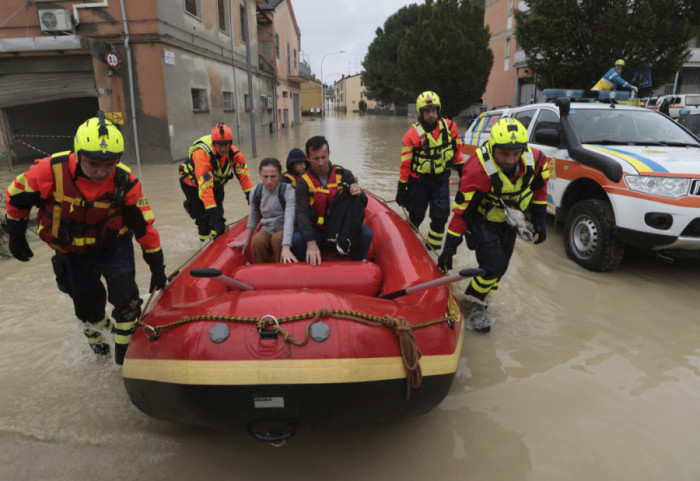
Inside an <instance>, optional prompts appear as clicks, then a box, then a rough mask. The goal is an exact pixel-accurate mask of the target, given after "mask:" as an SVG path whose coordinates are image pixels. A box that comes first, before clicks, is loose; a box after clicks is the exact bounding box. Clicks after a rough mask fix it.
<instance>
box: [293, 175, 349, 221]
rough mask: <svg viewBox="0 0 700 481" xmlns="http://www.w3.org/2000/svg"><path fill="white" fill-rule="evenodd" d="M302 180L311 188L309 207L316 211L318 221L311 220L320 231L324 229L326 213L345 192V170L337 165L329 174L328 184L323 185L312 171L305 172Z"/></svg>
mask: <svg viewBox="0 0 700 481" xmlns="http://www.w3.org/2000/svg"><path fill="white" fill-rule="evenodd" d="M300 179H302V180H303V181H304V182H306V184H307V185H308V186H309V205H310V206H312V207H313V208H314V209H315V211H316V219H315V220H314V219H311V224H312V225H313V226H315V227H318V228H319V229H323V226H324V224H325V218H326V212H328V210H330V208H331V207H332V206H333V202H334V201H335V198H336V197H337V195H338V194H339V193H340V192H341V191H342V190H343V186H342V181H343V168H342V167H336V166H335V165H334V166H333V168H332V169H331V171H330V173H329V174H328V184H327V185H326V187H323V184H322V183H321V181H320V180H319V178H318V177H316V176H315V175H313V174H311V172H310V171H306V172H304V173H303V174H302V175H301V177H300Z"/></svg>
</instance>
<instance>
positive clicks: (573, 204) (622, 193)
mask: <svg viewBox="0 0 700 481" xmlns="http://www.w3.org/2000/svg"><path fill="white" fill-rule="evenodd" d="M504 115H507V116H509V117H512V118H515V119H518V120H520V121H521V122H522V123H523V125H525V127H526V128H527V129H528V132H529V135H530V141H531V145H532V146H533V147H535V148H537V149H540V150H541V151H542V152H544V153H545V154H546V155H547V156H548V157H550V158H551V159H552V165H551V170H550V173H551V177H550V181H549V184H548V194H547V195H548V199H547V203H548V212H549V213H550V214H553V215H554V216H555V220H556V222H557V223H558V224H560V225H563V230H564V244H565V249H566V253H567V255H568V256H569V257H570V258H571V259H573V260H574V261H575V262H577V263H578V264H580V265H581V266H583V267H585V268H586V269H589V270H592V271H610V270H613V269H615V268H617V267H618V266H619V264H620V262H621V261H622V258H623V254H624V252H625V248H626V247H628V246H632V247H635V248H641V249H649V250H653V251H658V252H663V253H664V254H665V255H668V256H671V257H674V256H681V255H688V254H691V255H699V254H700V142H699V141H698V139H697V138H696V137H694V136H693V135H692V134H690V133H689V132H688V131H687V130H685V129H684V128H683V127H681V126H679V125H678V124H677V123H676V122H673V121H672V120H670V119H669V118H668V117H666V116H664V115H660V114H659V113H658V112H654V111H650V110H648V109H644V108H640V107H633V106H627V105H620V104H614V103H607V104H606V103H597V102H571V101H570V99H568V98H559V99H557V101H556V103H543V104H534V105H527V106H522V107H517V108H513V109H510V110H508V111H507V112H506V113H505V114H504Z"/></svg>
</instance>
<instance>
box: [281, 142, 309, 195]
mask: <svg viewBox="0 0 700 481" xmlns="http://www.w3.org/2000/svg"><path fill="white" fill-rule="evenodd" d="M307 165H308V163H307V161H306V154H305V153H304V151H303V150H301V149H298V148H296V147H295V148H293V149H292V150H290V151H289V154H288V155H287V172H285V173H284V175H283V176H282V182H286V183H287V184H292V187H296V186H297V179H298V178H299V176H300V175H301V174H303V173H304V172H306V168H307Z"/></svg>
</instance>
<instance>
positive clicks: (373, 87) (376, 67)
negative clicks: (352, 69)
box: [362, 4, 418, 104]
mask: <svg viewBox="0 0 700 481" xmlns="http://www.w3.org/2000/svg"><path fill="white" fill-rule="evenodd" d="M417 18H418V5H416V4H411V5H408V6H406V7H401V8H400V9H399V10H398V11H397V12H396V13H395V14H393V15H392V16H390V17H389V18H387V19H386V21H385V22H384V28H383V29H382V28H378V29H377V31H376V37H375V38H374V40H373V41H372V43H371V44H370V45H369V48H368V49H367V55H365V59H364V60H363V61H362V67H363V69H364V71H363V72H362V83H363V84H364V85H365V87H366V88H367V98H369V99H370V100H378V101H380V102H384V103H386V104H391V103H395V104H402V103H408V102H410V101H411V98H410V97H411V96H410V95H407V93H406V92H405V89H403V88H402V85H401V81H400V79H399V71H398V62H397V56H396V51H397V49H398V47H399V44H400V43H401V41H402V40H403V38H404V36H405V35H406V29H408V28H409V27H410V26H411V25H413V24H414V23H415V22H416V19H417ZM413 100H415V99H413Z"/></svg>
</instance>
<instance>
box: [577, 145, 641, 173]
mask: <svg viewBox="0 0 700 481" xmlns="http://www.w3.org/2000/svg"><path fill="white" fill-rule="evenodd" d="M585 145H586V147H590V148H591V149H596V150H600V151H601V152H605V153H606V154H610V155H614V156H615V157H618V158H620V159H622V160H625V161H627V162H629V163H630V164H632V165H633V166H634V168H635V169H637V171H638V172H639V173H642V172H654V170H653V169H651V168H650V167H649V166H648V165H647V164H645V163H644V162H642V161H641V160H639V159H635V158H634V157H632V156H629V155H627V154H622V153H620V152H615V151H614V150H610V149H606V148H604V147H596V146H595V145H590V144H585Z"/></svg>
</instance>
